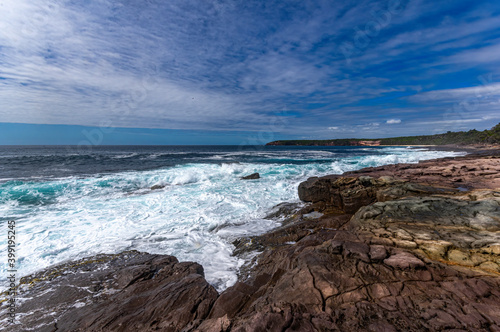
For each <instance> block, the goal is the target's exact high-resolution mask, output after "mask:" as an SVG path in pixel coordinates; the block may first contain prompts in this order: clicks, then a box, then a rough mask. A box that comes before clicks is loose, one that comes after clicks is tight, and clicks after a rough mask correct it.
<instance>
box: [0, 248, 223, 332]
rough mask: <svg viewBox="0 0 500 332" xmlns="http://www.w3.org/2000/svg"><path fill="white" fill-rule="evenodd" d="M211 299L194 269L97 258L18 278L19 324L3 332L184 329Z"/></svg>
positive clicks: (155, 258) (137, 257)
mask: <svg viewBox="0 0 500 332" xmlns="http://www.w3.org/2000/svg"><path fill="white" fill-rule="evenodd" d="M217 297H218V294H217V291H216V290H215V289H214V288H213V287H212V286H210V285H209V284H208V283H207V282H206V280H205V278H204V277H203V268H202V267H201V266H200V265H199V264H196V263H190V262H185V263H179V262H178V261H177V259H176V258H175V257H173V256H164V255H150V254H146V253H140V252H137V251H129V252H123V253H121V254H118V255H98V256H94V257H91V258H86V259H83V260H79V261H75V262H69V263H66V264H63V265H59V266H56V267H53V268H50V269H47V270H45V271H42V272H40V273H37V274H35V275H32V276H29V277H25V278H22V279H21V287H20V289H19V292H18V298H24V299H25V300H24V301H22V302H21V303H20V305H19V307H18V308H17V317H19V321H20V323H19V324H15V325H7V326H5V325H4V326H3V331H21V330H23V331H27V330H33V331H55V330H58V331H103V330H106V331H152V330H161V331H172V332H174V331H181V330H182V329H188V330H189V329H192V328H194V327H196V326H197V324H199V323H200V321H201V320H203V319H204V318H205V317H206V316H207V315H208V313H209V311H210V308H211V307H212V304H213V303H214V302H215V300H216V299H217ZM47 313H50V314H47ZM1 324H3V323H0V325H1Z"/></svg>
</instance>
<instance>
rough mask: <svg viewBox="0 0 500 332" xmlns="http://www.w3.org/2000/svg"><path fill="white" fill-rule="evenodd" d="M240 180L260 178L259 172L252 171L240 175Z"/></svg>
mask: <svg viewBox="0 0 500 332" xmlns="http://www.w3.org/2000/svg"><path fill="white" fill-rule="evenodd" d="M241 179H242V180H256V179H260V174H259V173H253V174H250V175H247V176H243V177H241Z"/></svg>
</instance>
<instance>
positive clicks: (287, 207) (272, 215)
mask: <svg viewBox="0 0 500 332" xmlns="http://www.w3.org/2000/svg"><path fill="white" fill-rule="evenodd" d="M302 207H303V203H287V202H285V203H280V204H278V205H276V206H274V207H273V208H272V210H271V211H270V212H269V214H268V215H267V216H266V217H265V219H275V220H283V219H289V218H293V217H294V215H295V214H297V212H298V211H299V210H300V209H301V208H302Z"/></svg>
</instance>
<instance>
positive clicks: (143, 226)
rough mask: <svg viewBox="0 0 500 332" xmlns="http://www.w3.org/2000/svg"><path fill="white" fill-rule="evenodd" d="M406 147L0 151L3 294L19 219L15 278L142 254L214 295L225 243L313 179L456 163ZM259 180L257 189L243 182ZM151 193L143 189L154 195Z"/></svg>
mask: <svg viewBox="0 0 500 332" xmlns="http://www.w3.org/2000/svg"><path fill="white" fill-rule="evenodd" d="M460 154H461V153H458V152H449V151H448V152H444V151H431V150H426V149H411V148H406V147H274V146H269V147H268V146H245V147H241V146H115V147H110V146H98V147H93V148H92V149H86V150H85V151H82V149H80V148H78V147H69V146H68V147H50V146H45V147H42V146H23V147H21V146H17V147H12V146H11V147H8V146H7V147H0V225H1V229H0V248H1V253H0V257H1V261H0V278H1V279H0V282H1V284H0V289H6V288H7V287H6V285H7V280H6V277H7V270H8V267H7V264H6V263H7V231H8V228H7V222H8V221H9V220H14V221H15V222H16V236H17V238H16V247H17V252H16V255H17V263H16V268H17V271H18V272H17V275H18V276H24V275H27V274H30V273H33V272H36V271H38V270H41V269H43V268H46V267H49V266H51V265H54V264H58V263H62V262H65V261H68V260H75V259H79V258H83V257H87V256H91V255H95V254H98V253H118V252H121V251H124V250H131V249H135V250H139V251H145V252H149V253H153V254H167V255H174V256H176V257H177V258H178V259H179V260H180V261H195V262H198V263H200V264H201V265H203V267H204V269H205V275H206V279H207V280H208V281H209V282H210V283H211V284H212V285H214V286H215V287H216V288H217V289H218V290H219V291H220V290H223V289H225V288H227V287H229V286H231V285H232V284H234V283H235V281H236V279H237V271H238V268H239V267H240V266H241V265H242V264H244V263H245V261H244V259H243V258H238V257H235V256H232V251H233V249H234V247H233V245H232V242H233V241H234V240H235V239H237V238H238V237H241V236H249V235H257V234H262V233H264V232H266V231H268V230H270V229H272V228H274V227H277V226H279V222H278V221H276V220H269V219H265V216H266V215H267V214H268V213H269V212H270V211H271V209H272V208H273V206H275V205H277V204H279V203H281V202H299V199H298V195H297V186H298V184H299V183H300V182H301V181H304V180H306V179H307V178H308V177H311V176H321V175H326V174H341V173H343V172H346V171H352V170H356V169H360V168H363V167H371V166H380V165H385V164H394V163H415V162H418V161H419V160H425V159H432V158H438V157H445V156H456V155H460ZM254 172H258V173H260V176H261V178H260V179H258V180H241V179H240V177H242V176H245V175H249V174H251V173H254ZM153 186H159V187H160V189H155V190H152V189H151V187H153Z"/></svg>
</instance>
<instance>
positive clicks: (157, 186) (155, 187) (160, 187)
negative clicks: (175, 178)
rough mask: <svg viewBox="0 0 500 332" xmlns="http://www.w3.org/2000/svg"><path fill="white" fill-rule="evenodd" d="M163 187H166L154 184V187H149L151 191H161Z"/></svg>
mask: <svg viewBox="0 0 500 332" xmlns="http://www.w3.org/2000/svg"><path fill="white" fill-rule="evenodd" d="M165 187H166V185H164V184H155V185H154V186H152V187H151V190H158V189H163V188H165Z"/></svg>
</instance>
